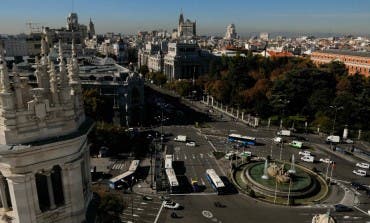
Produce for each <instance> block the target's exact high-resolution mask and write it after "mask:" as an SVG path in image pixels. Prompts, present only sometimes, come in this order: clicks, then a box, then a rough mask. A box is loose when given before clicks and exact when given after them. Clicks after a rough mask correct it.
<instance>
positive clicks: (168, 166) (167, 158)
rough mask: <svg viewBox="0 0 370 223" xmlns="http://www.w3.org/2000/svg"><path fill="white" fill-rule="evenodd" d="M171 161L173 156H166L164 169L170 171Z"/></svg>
mask: <svg viewBox="0 0 370 223" xmlns="http://www.w3.org/2000/svg"><path fill="white" fill-rule="evenodd" d="M172 161H173V155H166V158H165V160H164V168H165V169H172Z"/></svg>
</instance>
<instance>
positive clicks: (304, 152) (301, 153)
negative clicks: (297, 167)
mask: <svg viewBox="0 0 370 223" xmlns="http://www.w3.org/2000/svg"><path fill="white" fill-rule="evenodd" d="M298 154H299V155H302V156H311V152H310V151H307V150H304V151H299V153H298Z"/></svg>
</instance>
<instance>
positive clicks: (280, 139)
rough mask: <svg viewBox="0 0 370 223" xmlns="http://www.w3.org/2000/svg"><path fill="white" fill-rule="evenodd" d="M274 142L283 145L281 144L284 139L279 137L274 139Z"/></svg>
mask: <svg viewBox="0 0 370 223" xmlns="http://www.w3.org/2000/svg"><path fill="white" fill-rule="evenodd" d="M272 140H273V141H274V143H281V142H283V138H281V137H279V136H277V137H275V138H273V139H272Z"/></svg>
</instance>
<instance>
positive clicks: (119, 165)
mask: <svg viewBox="0 0 370 223" xmlns="http://www.w3.org/2000/svg"><path fill="white" fill-rule="evenodd" d="M125 166H126V164H125V163H115V164H113V166H112V170H122V169H123V168H124V167H125Z"/></svg>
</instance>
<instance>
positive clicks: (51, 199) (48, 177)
mask: <svg viewBox="0 0 370 223" xmlns="http://www.w3.org/2000/svg"><path fill="white" fill-rule="evenodd" d="M45 176H46V182H47V184H48V193H49V202H50V209H55V208H56V207H57V206H56V205H55V199H54V191H53V183H52V182H51V171H48V172H46V173H45Z"/></svg>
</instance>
